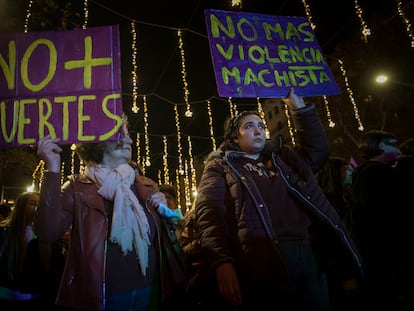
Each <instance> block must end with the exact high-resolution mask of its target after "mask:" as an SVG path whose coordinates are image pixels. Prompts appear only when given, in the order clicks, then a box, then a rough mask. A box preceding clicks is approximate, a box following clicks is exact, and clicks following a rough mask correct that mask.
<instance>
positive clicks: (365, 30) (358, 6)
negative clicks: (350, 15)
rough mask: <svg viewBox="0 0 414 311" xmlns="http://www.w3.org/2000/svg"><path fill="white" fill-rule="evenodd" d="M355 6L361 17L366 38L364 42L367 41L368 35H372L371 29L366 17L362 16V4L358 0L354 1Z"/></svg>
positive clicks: (362, 30) (362, 29) (362, 31)
mask: <svg viewBox="0 0 414 311" xmlns="http://www.w3.org/2000/svg"><path fill="white" fill-rule="evenodd" d="M354 6H355V13H356V15H357V16H358V18H359V22H360V23H361V33H362V37H363V38H364V42H365V43H367V42H368V36H370V35H371V29H369V28H368V26H367V24H366V23H365V20H364V18H363V17H362V14H363V12H362V9H361V6H360V5H359V4H358V0H355V1H354Z"/></svg>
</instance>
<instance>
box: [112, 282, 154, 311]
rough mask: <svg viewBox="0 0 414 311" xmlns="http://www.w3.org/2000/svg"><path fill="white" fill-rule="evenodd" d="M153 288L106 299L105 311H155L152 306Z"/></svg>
mask: <svg viewBox="0 0 414 311" xmlns="http://www.w3.org/2000/svg"><path fill="white" fill-rule="evenodd" d="M151 289H152V288H151V287H146V288H143V289H140V290H133V291H130V292H128V293H123V294H119V295H112V296H108V297H107V298H106V307H105V311H144V310H154V309H153V307H152V306H151V307H150V305H151V301H152V300H153V299H151Z"/></svg>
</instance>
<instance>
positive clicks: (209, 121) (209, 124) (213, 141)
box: [207, 100, 216, 150]
mask: <svg viewBox="0 0 414 311" xmlns="http://www.w3.org/2000/svg"><path fill="white" fill-rule="evenodd" d="M207 112H208V126H209V127H210V138H211V144H212V145H213V150H216V138H215V137H214V129H213V116H212V113H211V102H210V100H208V101H207Z"/></svg>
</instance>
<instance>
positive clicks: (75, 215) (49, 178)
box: [35, 172, 161, 310]
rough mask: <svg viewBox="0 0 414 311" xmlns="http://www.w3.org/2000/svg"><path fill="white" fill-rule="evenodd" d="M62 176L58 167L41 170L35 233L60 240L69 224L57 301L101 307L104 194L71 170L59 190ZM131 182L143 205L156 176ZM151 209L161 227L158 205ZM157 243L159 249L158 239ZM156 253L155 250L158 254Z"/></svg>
mask: <svg viewBox="0 0 414 311" xmlns="http://www.w3.org/2000/svg"><path fill="white" fill-rule="evenodd" d="M60 178H61V176H60V174H59V173H52V172H45V176H44V180H43V182H42V190H41V192H40V203H39V207H38V209H37V213H36V216H35V228H36V232H37V235H38V237H39V238H40V239H41V240H44V241H48V242H52V241H56V240H58V239H59V238H60V237H62V236H63V234H64V233H65V231H66V230H67V229H68V228H69V227H70V226H71V225H72V224H73V225H72V235H71V246H70V250H69V252H68V254H67V262H66V265H65V269H64V272H63V277H62V281H61V285H60V288H59V292H58V296H57V299H56V302H57V304H59V305H64V306H65V307H70V308H75V309H85V310H104V306H105V300H104V290H105V288H104V287H105V261H106V245H107V244H106V240H107V235H108V215H107V214H106V210H105V206H104V200H103V198H102V197H101V196H100V195H98V194H97V190H98V189H97V187H96V185H95V184H94V183H93V182H92V181H91V180H90V179H88V178H87V177H86V176H84V175H75V176H71V178H70V180H69V181H67V182H66V183H65V184H64V185H63V187H62V190H61V183H60ZM138 183H140V186H139V187H138ZM135 187H136V189H137V193H138V197H139V200H140V203H141V204H142V206H144V207H145V206H146V202H147V197H148V196H149V195H150V194H151V193H152V192H154V190H155V189H158V188H157V187H158V186H157V185H156V184H155V182H154V181H152V180H150V179H148V178H145V177H143V176H137V177H136V180H135ZM151 213H152V215H153V217H154V219H155V223H156V225H157V229H158V232H160V219H159V217H158V216H157V213H156V211H154V210H151ZM158 236H160V234H158ZM157 248H158V249H160V248H159V243H158V245H157ZM80 253H82V254H80ZM85 254H87V255H85ZM160 256H161V255H160V251H159V252H158V257H159V258H158V260H160Z"/></svg>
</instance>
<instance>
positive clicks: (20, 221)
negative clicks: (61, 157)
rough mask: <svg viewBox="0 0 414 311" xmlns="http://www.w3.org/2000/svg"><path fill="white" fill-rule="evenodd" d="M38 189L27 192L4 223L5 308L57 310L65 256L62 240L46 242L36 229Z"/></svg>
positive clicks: (1, 269) (0, 234)
mask: <svg viewBox="0 0 414 311" xmlns="http://www.w3.org/2000/svg"><path fill="white" fill-rule="evenodd" d="M38 203H39V193H38V192H23V193H21V194H20V195H19V196H18V197H17V199H16V202H15V205H14V207H13V209H12V211H11V213H10V215H9V217H8V218H6V219H5V220H3V221H2V222H1V223H0V230H1V231H0V306H1V309H2V310H15V309H16V310H17V309H21V308H40V309H41V310H56V309H57V308H56V307H55V305H54V299H55V295H56V291H57V288H58V286H59V281H60V277H61V273H62V270H63V263H64V257H63V255H62V252H61V247H59V244H58V243H53V244H50V243H43V242H40V241H39V240H38V239H37V238H36V234H35V231H34V230H33V219H34V214H35V211H36V208H37V205H38Z"/></svg>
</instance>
